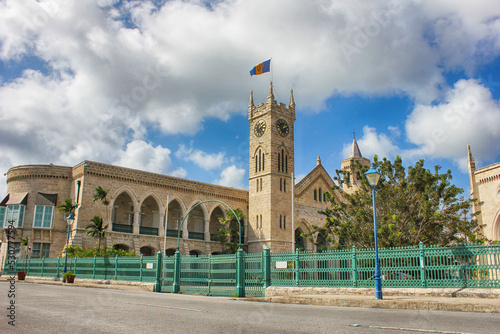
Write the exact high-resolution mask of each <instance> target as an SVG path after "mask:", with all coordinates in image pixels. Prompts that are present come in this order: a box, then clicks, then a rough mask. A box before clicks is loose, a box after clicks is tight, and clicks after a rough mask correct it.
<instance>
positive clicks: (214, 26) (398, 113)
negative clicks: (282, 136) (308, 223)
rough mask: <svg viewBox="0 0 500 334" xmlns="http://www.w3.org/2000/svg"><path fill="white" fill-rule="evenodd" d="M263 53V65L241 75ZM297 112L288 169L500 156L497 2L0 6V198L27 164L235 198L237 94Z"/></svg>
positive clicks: (44, 2)
mask: <svg viewBox="0 0 500 334" xmlns="http://www.w3.org/2000/svg"><path fill="white" fill-rule="evenodd" d="M270 58H271V59H272V60H271V69H272V70H271V72H270V73H265V74H262V75H258V76H250V74H249V71H250V70H251V69H252V67H254V66H255V65H257V64H258V63H260V62H262V61H265V60H267V59H270ZM270 81H272V82H273V86H274V95H275V98H276V100H277V101H278V102H283V103H286V104H288V102H289V101H290V90H291V89H293V94H294V98H295V103H296V122H295V129H294V130H295V175H296V179H297V180H296V181H297V182H298V181H299V180H300V179H301V178H302V177H304V176H305V175H306V174H307V173H308V172H309V171H311V170H312V169H313V168H314V167H315V166H316V159H317V157H318V156H320V157H321V160H322V164H323V166H324V167H325V168H326V170H327V171H328V172H329V174H330V175H331V176H332V177H333V176H334V175H335V170H336V169H339V168H340V163H341V161H342V159H344V158H346V157H347V156H348V155H349V151H350V147H351V143H352V138H353V133H355V136H356V139H357V141H358V144H359V147H360V150H361V153H362V154H363V156H364V157H366V158H369V159H372V158H373V156H374V155H375V154H376V155H378V157H379V158H383V157H387V158H389V159H391V160H393V159H394V158H395V157H396V156H397V155H400V156H401V157H402V158H403V162H404V164H405V165H406V166H408V165H413V164H414V163H415V161H417V160H419V159H424V160H425V167H427V168H429V169H431V170H433V169H434V166H435V165H440V166H441V167H442V171H446V170H448V169H451V171H452V174H453V182H454V183H455V184H456V185H457V186H459V187H461V188H463V189H464V195H465V196H466V197H468V196H469V178H468V173H467V145H468V144H470V145H471V149H472V153H473V155H474V158H475V160H476V166H477V167H483V166H486V165H489V164H492V163H495V162H498V161H500V5H499V4H498V2H497V1H495V0H475V1H466V0H432V1H424V0H415V1H403V0H401V1H399V0H393V1H391V0H387V1H378V0H373V1H359V0H345V1H335V0H331V1H329V0H318V1H303V0H273V1H269V0H252V1H244V0H228V1H224V0H220V1H199V0H198V1H197V0H184V1H180V0H172V1H116V0H96V1H91V0H89V1H76V0H75V1H71V0H40V1H28V0H26V1H17V0H0V152H1V154H0V194H5V193H6V191H7V185H6V176H5V174H4V173H6V172H7V171H8V170H9V168H11V167H14V166H18V165H23V164H49V163H53V164H56V165H66V166H74V165H76V164H78V163H80V162H82V161H83V160H92V161H98V162H103V163H110V164H115V165H119V166H125V167H131V168H136V169H141V170H147V171H151V172H156V173H162V174H167V175H172V176H177V177H182V178H187V179H191V180H197V181H202V182H208V183H213V184H220V185H225V186H229V187H235V188H240V189H248V160H249V158H248V155H249V153H248V146H249V135H250V129H249V123H248V114H247V112H248V111H247V108H248V101H249V97H250V91H253V92H254V101H255V103H256V104H258V103H261V102H264V101H265V100H266V97H267V92H268V89H269V83H270Z"/></svg>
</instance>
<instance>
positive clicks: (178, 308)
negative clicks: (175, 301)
mask: <svg viewBox="0 0 500 334" xmlns="http://www.w3.org/2000/svg"><path fill="white" fill-rule="evenodd" d="M119 303H122V304H131V305H142V306H153V307H161V308H169V309H174V310H182V311H193V312H206V311H202V310H196V309H192V308H184V307H174V306H165V305H155V304H143V303H131V302H119Z"/></svg>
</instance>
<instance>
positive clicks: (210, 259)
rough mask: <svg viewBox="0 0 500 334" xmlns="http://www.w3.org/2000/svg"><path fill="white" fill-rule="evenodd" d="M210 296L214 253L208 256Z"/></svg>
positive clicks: (209, 292)
mask: <svg viewBox="0 0 500 334" xmlns="http://www.w3.org/2000/svg"><path fill="white" fill-rule="evenodd" d="M207 283H208V293H207V294H208V295H209V296H210V295H211V293H212V253H210V254H208V280H207Z"/></svg>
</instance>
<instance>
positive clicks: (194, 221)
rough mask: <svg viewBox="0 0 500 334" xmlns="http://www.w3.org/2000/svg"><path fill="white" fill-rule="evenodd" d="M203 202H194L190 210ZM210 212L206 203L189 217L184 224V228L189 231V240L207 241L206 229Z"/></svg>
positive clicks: (197, 207)
mask: <svg viewBox="0 0 500 334" xmlns="http://www.w3.org/2000/svg"><path fill="white" fill-rule="evenodd" d="M200 202H202V201H201V200H197V201H195V202H193V204H192V205H191V206H190V208H193V207H194V206H196V205H197V204H198V203H200ZM207 217H209V216H208V211H207V207H206V205H205V203H202V204H201V205H198V206H196V207H195V208H194V209H193V210H192V211H191V212H190V213H189V216H188V217H187V219H186V221H185V222H184V226H183V228H185V231H187V234H188V239H195V240H205V228H206V227H207V226H206V223H207Z"/></svg>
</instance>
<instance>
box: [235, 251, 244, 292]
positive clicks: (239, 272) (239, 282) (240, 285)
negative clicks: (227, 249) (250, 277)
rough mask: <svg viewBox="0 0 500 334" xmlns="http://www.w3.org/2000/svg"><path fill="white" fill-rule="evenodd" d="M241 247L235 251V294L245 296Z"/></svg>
mask: <svg viewBox="0 0 500 334" xmlns="http://www.w3.org/2000/svg"><path fill="white" fill-rule="evenodd" d="M243 256H244V253H243V249H241V247H240V248H238V250H237V251H236V294H237V295H238V297H245V264H244V262H243Z"/></svg>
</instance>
